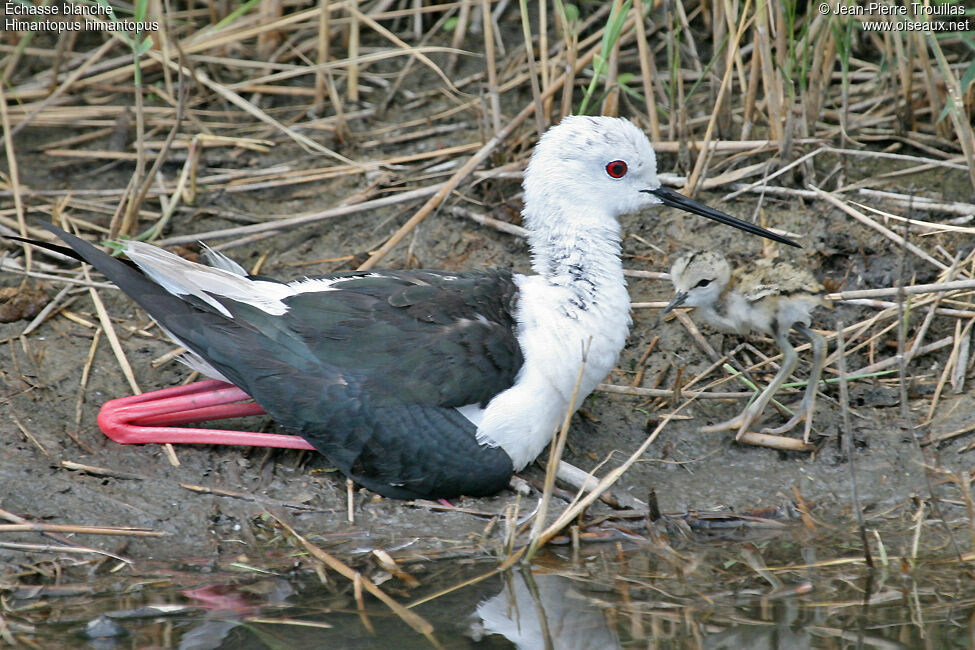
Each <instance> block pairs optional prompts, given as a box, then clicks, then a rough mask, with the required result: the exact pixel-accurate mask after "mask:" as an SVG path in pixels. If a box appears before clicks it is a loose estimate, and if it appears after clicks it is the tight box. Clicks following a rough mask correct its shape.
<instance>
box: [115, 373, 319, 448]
mask: <svg viewBox="0 0 975 650" xmlns="http://www.w3.org/2000/svg"><path fill="white" fill-rule="evenodd" d="M244 400H248V401H246V402H245V401H244ZM262 414H264V409H262V408H261V407H260V405H259V404H255V403H254V402H252V401H250V396H249V395H248V394H247V393H245V392H244V391H242V390H240V389H239V388H237V387H236V386H234V385H232V384H228V383H226V382H222V381H217V380H215V379H209V380H207V381H200V382H196V383H195V384H189V385H187V386H174V387H172V388H164V389H162V390H157V391H153V392H151V393H143V394H141V395H132V396H130V397H120V398H118V399H113V400H111V401H110V402H106V403H105V404H103V405H102V408H101V411H100V412H99V413H98V427H99V428H100V429H101V430H102V432H103V433H104V434H105V435H106V436H108V437H109V438H111V439H112V440H114V441H115V442H119V443H122V444H145V443H151V442H156V443H164V442H170V443H176V444H180V443H194V444H206V445H247V446H252V447H279V448H284V449H314V447H312V446H311V445H310V444H308V442H306V441H305V440H304V439H303V438H301V437H300V436H290V435H282V434H277V433H253V432H249V431H226V430H223V429H197V428H187V427H177V426H167V425H177V424H186V423H189V422H202V421H205V420H224V419H227V418H235V417H244V416H247V415H262Z"/></svg>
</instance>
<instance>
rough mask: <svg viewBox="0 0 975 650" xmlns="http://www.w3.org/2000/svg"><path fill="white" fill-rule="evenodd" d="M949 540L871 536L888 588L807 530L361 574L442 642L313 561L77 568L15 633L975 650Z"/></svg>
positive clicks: (204, 645)
mask: <svg viewBox="0 0 975 650" xmlns="http://www.w3.org/2000/svg"><path fill="white" fill-rule="evenodd" d="M936 528H937V527H936V526H934V527H933V528H932V529H931V530H927V531H924V535H923V536H921V537H920V538H919V541H920V542H921V549H920V551H919V554H918V556H917V558H916V559H909V558H901V557H895V556H894V555H893V554H892V550H891V549H894V548H899V547H901V546H904V547H905V548H907V549H910V548H912V542H913V538H912V537H911V534H910V532H911V531H908V532H907V533H906V534H904V535H903V537H902V538H898V537H897V536H896V534H889V533H888V534H881V533H879V532H877V533H873V532H872V531H871V536H872V540H871V547H872V549H873V560H874V562H875V565H876V567H877V568H875V569H873V570H871V569H868V568H867V567H866V565H865V563H864V558H863V555H862V553H860V552H858V551H857V550H856V549H855V547H856V546H857V545H858V541H857V540H858V539H859V538H858V537H855V536H851V535H849V534H848V532H847V530H843V532H842V533H837V532H829V533H824V532H822V531H823V530H826V529H824V528H823V527H820V528H819V529H818V530H817V531H816V532H810V531H809V530H806V529H805V528H804V527H803V526H802V524H799V523H796V524H789V525H788V526H787V527H786V528H784V529H782V530H780V531H778V532H776V533H774V534H768V533H767V532H764V531H760V532H759V533H758V534H754V533H747V534H745V535H743V534H741V533H740V532H739V533H734V534H733V536H728V535H726V534H722V535H721V536H716V535H713V534H702V533H699V532H693V533H690V534H688V533H687V532H686V531H684V532H683V533H682V532H681V531H680V530H678V529H676V528H674V527H669V528H668V529H664V530H657V529H656V528H655V529H654V530H651V531H650V532H649V534H648V536H647V538H646V540H647V541H644V542H641V543H639V544H636V543H631V542H626V543H622V542H610V543H605V544H583V545H582V546H581V547H580V548H577V549H573V548H572V547H571V546H569V545H565V546H550V547H548V549H547V550H546V552H545V553H544V554H541V555H540V556H538V557H536V558H535V561H534V563H533V564H532V565H531V566H530V567H528V566H519V567H518V568H516V569H514V570H511V571H508V572H506V573H503V574H498V573H495V572H493V569H494V568H495V567H496V566H497V565H498V561H497V558H494V557H491V556H484V555H482V556H480V557H470V558H465V559H461V560H449V561H448V560H440V561H425V560H423V558H420V557H413V558H407V557H406V556H404V557H402V558H399V564H400V567H401V569H402V571H403V573H402V574H400V575H399V577H394V576H391V575H390V574H389V573H387V572H385V571H383V570H382V569H381V568H379V567H378V566H376V564H375V563H374V562H372V561H371V560H370V559H369V557H370V556H368V555H365V554H363V555H360V556H359V557H358V558H344V559H345V560H347V561H348V562H349V564H350V565H352V566H355V567H356V568H357V569H358V570H360V571H361V572H362V574H363V575H364V576H368V577H369V578H370V579H372V580H374V581H375V582H376V583H378V584H380V587H381V589H382V590H383V591H385V593H386V594H388V595H389V596H391V597H392V598H393V599H395V600H396V601H398V602H399V603H402V604H405V605H407V606H411V605H413V606H412V607H410V611H411V612H412V613H414V614H416V615H418V616H419V617H422V619H423V621H425V622H426V623H427V624H429V625H430V626H431V628H432V632H431V633H430V634H428V635H424V634H421V633H420V632H418V631H417V630H416V629H414V628H412V627H411V625H410V624H409V623H408V622H406V621H404V620H403V619H402V618H400V617H399V616H398V615H397V614H395V613H394V612H393V611H392V610H391V609H390V608H389V607H387V606H386V605H384V604H383V603H381V602H379V601H378V600H376V599H374V598H371V597H369V596H368V595H364V596H363V597H362V604H363V606H362V608H360V607H359V606H358V605H357V597H356V593H355V592H356V590H355V588H354V586H353V584H351V583H350V581H348V580H346V579H345V578H343V577H341V576H338V575H336V574H335V573H333V572H331V571H322V570H319V571H317V573H316V572H315V571H311V570H309V567H310V566H311V564H310V563H309V561H308V558H307V557H303V555H302V554H300V553H286V554H283V555H279V556H277V557H275V558H268V564H267V566H268V567H270V568H268V569H261V570H258V569H255V568H253V567H251V566H246V565H243V564H235V563H233V562H230V563H228V564H225V565H221V566H220V567H219V568H216V569H209V568H200V567H199V566H197V565H196V564H194V563H187V564H184V565H179V566H169V567H159V568H156V569H153V570H151V571H148V572H146V574H145V575H142V576H136V575H132V574H129V575H126V576H124V577H123V576H113V575H111V574H110V573H104V571H103V574H102V575H97V576H96V577H94V578H92V579H90V580H88V581H84V582H76V581H73V580H69V579H68V578H69V576H72V575H74V574H76V573H78V572H80V571H82V570H83V569H84V566H85V565H84V564H79V565H76V566H75V567H66V568H65V573H64V579H63V580H62V581H61V584H60V585H54V584H49V583H47V581H40V582H44V583H45V584H43V585H37V586H35V587H31V586H30V585H25V584H23V583H21V584H20V585H19V586H17V587H16V588H12V587H13V586H12V585H10V584H8V585H7V586H8V591H7V593H6V599H5V603H6V605H7V609H6V611H5V612H4V619H5V623H6V625H7V627H8V629H9V630H10V632H11V634H13V635H15V636H16V637H20V638H21V639H24V640H26V641H27V642H28V643H30V642H31V641H33V642H34V643H35V644H37V645H38V646H40V647H77V646H80V645H85V646H86V647H91V648H145V647H158V648H183V649H194V650H195V649H200V650H202V649H209V648H276V649H277V648H281V649H284V648H313V647H314V648H324V647H329V648H333V647H334V648H339V647H340V648H390V647H397V648H428V647H436V644H439V645H441V646H443V647H446V648H524V649H533V648H556V649H561V648H565V649H575V648H579V649H583V648H585V649H589V648H630V647H638V648H712V649H718V648H782V649H786V648H790V649H791V648H845V647H867V648H969V647H973V640H975V626H973V624H975V581H973V580H972V576H971V573H970V570H969V569H968V568H967V567H966V566H964V565H963V564H962V563H961V562H959V561H958V558H957V557H955V556H953V555H952V552H951V548H950V547H951V544H950V543H948V544H947V545H945V544H944V541H945V540H944V539H941V538H940V536H939V531H938V530H936ZM832 530H834V531H835V530H836V528H833V529H832ZM960 532H961V531H956V538H959V539H961V535H960V534H958V533H960ZM878 540H879V541H882V542H883V544H880V543H879V542H878ZM925 543H930V544H931V545H932V546H938V545H940V546H941V548H940V549H939V548H930V549H928V550H924V548H923V546H924V544H925ZM478 578H479V579H478ZM323 579H324V581H323ZM414 579H415V581H416V582H415V583H414V582H412V580H414ZM419 625H420V624H418V623H414V626H417V627H419ZM86 629H88V630H89V631H88V632H86ZM98 635H102V636H101V637H100V638H95V637H98Z"/></svg>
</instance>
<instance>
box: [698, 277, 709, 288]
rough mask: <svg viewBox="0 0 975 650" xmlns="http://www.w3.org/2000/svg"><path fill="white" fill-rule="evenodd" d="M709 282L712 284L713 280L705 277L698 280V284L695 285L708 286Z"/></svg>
mask: <svg viewBox="0 0 975 650" xmlns="http://www.w3.org/2000/svg"><path fill="white" fill-rule="evenodd" d="M709 284H711V280H709V279H707V278H704V279H703V280H701V281H700V282H698V283H697V284H696V285H694V286H695V287H706V286H708V285H709Z"/></svg>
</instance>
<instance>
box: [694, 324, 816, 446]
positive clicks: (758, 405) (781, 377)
mask: <svg viewBox="0 0 975 650" xmlns="http://www.w3.org/2000/svg"><path fill="white" fill-rule="evenodd" d="M775 342H776V343H777V344H778V346H779V349H780V350H782V366H781V367H780V368H779V371H778V372H777V373H776V374H775V377H773V378H772V381H771V383H769V385H768V386H766V388H765V390H763V391H762V393H761V394H760V395H759V396H758V397H757V398H756V399H755V401H754V402H752V403H751V404H749V405H748V407H747V408H746V409H745V410H744V411H742V412H741V413H740V414H739V415H737V416H736V417H733V418H731V419H730V420H728V421H726V422H720V423H718V424H712V425H711V426H707V427H701V431H702V432H704V433H714V432H716V431H727V430H729V429H738V433H737V434H736V436H735V440H738V439H740V438H741V436H743V435H744V434H745V432H746V431H748V427H750V426H751V425H752V424H753V423H754V422H755V420H757V419H758V417H759V416H760V415H761V414H762V411H764V410H765V407H766V406H768V403H769V401H770V400H771V399H772V396H773V395H774V394H775V392H776V391H777V390H778V389H779V387H780V386H781V385H782V384H783V383H784V382H785V380H786V378H788V376H789V375H790V374H792V371H793V370H795V368H796V362H797V361H798V359H799V357H798V355H797V354H796V350H795V348H793V347H792V344H791V343H789V338H788V336H787V335H784V334H780V335H779V336H776V337H775Z"/></svg>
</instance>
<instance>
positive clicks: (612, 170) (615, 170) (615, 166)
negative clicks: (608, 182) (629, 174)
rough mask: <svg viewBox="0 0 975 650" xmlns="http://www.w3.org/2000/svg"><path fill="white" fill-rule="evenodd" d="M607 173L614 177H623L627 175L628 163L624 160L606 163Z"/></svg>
mask: <svg viewBox="0 0 975 650" xmlns="http://www.w3.org/2000/svg"><path fill="white" fill-rule="evenodd" d="M606 173H607V174H609V175H610V176H612V177H613V178H623V177H624V176H626V163H625V162H623V161H622V160H614V161H613V162H611V163H608V164H607V165H606Z"/></svg>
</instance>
